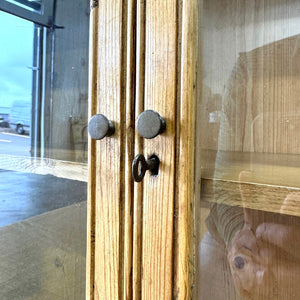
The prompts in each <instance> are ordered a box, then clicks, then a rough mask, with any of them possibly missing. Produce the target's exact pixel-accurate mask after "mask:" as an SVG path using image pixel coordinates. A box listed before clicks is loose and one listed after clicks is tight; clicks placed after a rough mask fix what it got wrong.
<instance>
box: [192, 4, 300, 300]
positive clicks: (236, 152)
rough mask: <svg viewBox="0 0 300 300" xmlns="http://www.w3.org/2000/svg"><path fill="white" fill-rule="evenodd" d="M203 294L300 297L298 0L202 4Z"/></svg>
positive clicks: (216, 296) (202, 296)
mask: <svg viewBox="0 0 300 300" xmlns="http://www.w3.org/2000/svg"><path fill="white" fill-rule="evenodd" d="M199 5H200V6H201V10H202V16H201V19H200V20H201V21H200V23H201V24H200V27H199V28H201V36H202V40H201V47H202V51H201V52H202V54H201V55H202V57H201V58H200V60H201V62H202V66H201V68H202V69H201V70H199V74H200V73H202V80H201V82H200V81H199V85H201V95H199V99H198V101H199V102H200V101H201V109H199V111H198V122H199V128H201V130H200V131H201V132H198V136H199V137H201V153H199V158H201V159H200V160H201V197H200V199H201V200H200V213H199V214H198V219H200V228H199V232H198V236H199V264H198V266H197V268H198V272H197V273H198V284H197V286H198V288H199V297H198V298H199V299H211V300H214V299H222V300H224V299H298V298H299V292H300V287H299V281H300V256H299V253H300V218H299V216H300V181H299V174H300V155H299V154H300V135H299V130H300V107H299V104H300V102H299V96H300V15H299V10H300V2H299V1H295V0H287V1H284V2H282V1H275V0H274V1H262V0H256V1H244V0H243V1H233V0H227V1H221V0H204V1H203V2H201V4H200V1H199Z"/></svg>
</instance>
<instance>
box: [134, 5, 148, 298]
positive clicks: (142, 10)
mask: <svg viewBox="0 0 300 300" xmlns="http://www.w3.org/2000/svg"><path fill="white" fill-rule="evenodd" d="M145 14H146V3H145V0H139V1H137V10H136V96H135V119H137V118H138V116H139V115H140V114H141V113H142V112H143V111H144V90H145V85H144V84H145ZM143 144H144V143H143V139H142V138H141V137H140V136H139V134H138V132H137V130H135V153H136V154H137V153H143ZM133 218H134V219H133V262H132V266H133V269H132V299H134V300H140V299H141V286H142V263H141V261H142V253H143V245H142V237H143V231H142V223H143V184H140V183H134V211H133Z"/></svg>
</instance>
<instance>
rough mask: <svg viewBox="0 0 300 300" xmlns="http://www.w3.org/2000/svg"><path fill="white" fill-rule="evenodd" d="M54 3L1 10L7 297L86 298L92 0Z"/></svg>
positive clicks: (2, 283) (1, 258) (1, 189)
mask: <svg viewBox="0 0 300 300" xmlns="http://www.w3.org/2000/svg"><path fill="white" fill-rule="evenodd" d="M17 2H22V3H24V4H26V3H27V2H28V3H29V2H32V1H17ZM41 3H42V2H41V1H34V3H33V2H32V3H31V4H32V6H34V7H37V6H40V4H41ZM49 3H50V1H46V2H43V4H45V5H48V6H49ZM55 4H56V5H55V25H57V26H53V27H48V28H46V27H42V26H40V25H37V24H33V23H32V22H29V21H24V20H21V19H20V18H17V17H15V16H12V15H8V14H6V13H3V12H1V14H0V22H2V25H3V26H1V30H0V40H4V36H5V37H6V43H5V45H6V47H5V48H6V50H7V51H4V50H3V51H1V54H0V64H1V66H2V68H1V70H0V77H1V83H0V85H1V87H2V88H1V90H0V123H1V124H0V127H1V128H0V177H1V180H0V270H1V272H0V299H1V300H2V299H3V300H6V299H7V300H10V299H53V300H57V299H85V253H86V198H87V195H86V194H87V130H86V129H87V128H86V126H87V111H88V35H89V34H88V31H89V15H88V13H87V12H88V11H89V3H88V2H86V1H81V0H67V1H66V0H64V1H61V0H57V1H55ZM52 8H53V7H52ZM28 16H30V14H29V15H28ZM50 21H54V20H50ZM58 27H59V28H58ZM28 31H30V34H25V33H27V32H28ZM16 33H19V35H18V36H16V35H15V34H16ZM28 36H29V38H27V39H26V38H25V37H28ZM24 40H26V42H24ZM22 44H23V45H22ZM26 45H27V46H28V47H26ZM28 49H29V50H28ZM25 54H26V55H27V56H26V57H27V60H25V59H24V56H25ZM4 66H5V67H6V68H4ZM24 82H26V83H27V85H26V89H24V88H22V87H23V83H24ZM3 107H4V108H3ZM2 108H3V109H2ZM4 123H5V124H4ZM2 125H3V126H2ZM4 125H5V126H4Z"/></svg>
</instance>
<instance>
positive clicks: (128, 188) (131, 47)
mask: <svg viewBox="0 0 300 300" xmlns="http://www.w3.org/2000/svg"><path fill="white" fill-rule="evenodd" d="M135 9H136V3H135V1H133V0H128V4H127V32H126V37H127V43H126V47H127V53H126V112H125V114H126V125H125V126H126V130H125V134H124V140H125V141H124V143H125V149H126V156H125V179H124V181H125V187H124V191H125V196H124V200H125V205H124V269H123V274H124V275H123V292H122V293H123V295H122V298H123V299H132V259H133V258H132V255H133V254H132V253H133V245H132V239H133V214H132V211H133V181H132V178H131V164H132V161H133V159H134V143H133V141H134V134H135V131H134V123H135V120H134V103H135V98H134V94H135V76H134V75H135V60H134V54H135V43H134V38H135V36H134V34H135V26H136V24H135V22H136V19H135V18H136V14H135ZM123 13H125V12H124V11H123Z"/></svg>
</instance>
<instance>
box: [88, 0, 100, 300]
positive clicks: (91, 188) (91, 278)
mask: <svg viewBox="0 0 300 300" xmlns="http://www.w3.org/2000/svg"><path fill="white" fill-rule="evenodd" d="M90 6H91V11H90V30H89V112H88V116H89V119H90V118H91V117H92V116H93V115H95V114H96V113H97V84H98V80H97V74H98V70H97V62H98V43H97V41H98V18H99V15H98V9H96V7H97V6H96V3H95V2H94V1H91V2H90ZM95 162H96V141H95V140H93V139H91V137H90V136H88V172H89V173H88V176H89V180H88V202H87V251H86V299H90V300H93V299H94V292H95V291H94V282H95V229H96V163H95Z"/></svg>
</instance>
